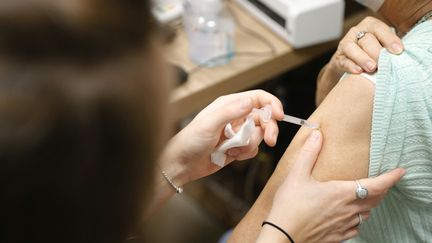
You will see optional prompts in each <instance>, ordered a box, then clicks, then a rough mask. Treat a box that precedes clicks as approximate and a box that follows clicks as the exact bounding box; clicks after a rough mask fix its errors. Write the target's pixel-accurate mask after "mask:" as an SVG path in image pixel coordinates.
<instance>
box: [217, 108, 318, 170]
mask: <svg viewBox="0 0 432 243" xmlns="http://www.w3.org/2000/svg"><path fill="white" fill-rule="evenodd" d="M253 115H258V116H259V118H260V120H261V121H262V122H264V123H267V122H269V121H270V120H271V118H272V107H271V105H266V106H264V107H263V108H261V109H256V108H254V109H253V110H252V112H251V113H250V115H249V116H248V118H247V119H246V121H245V122H244V123H243V125H242V126H241V127H240V129H239V130H238V132H237V133H236V132H234V130H233V128H232V125H231V124H230V123H229V124H227V125H226V127H225V136H226V137H227V138H228V139H227V140H225V141H224V142H223V143H222V144H221V145H220V146H219V147H218V148H216V150H215V151H214V152H213V153H212V154H211V161H212V162H213V163H214V164H216V165H218V166H220V167H222V166H224V164H225V160H226V154H225V153H226V151H227V150H229V149H231V148H234V147H243V146H246V145H248V144H249V140H250V138H251V136H252V132H253V128H254V126H255V121H254V119H253V117H252V116H253ZM283 121H285V122H288V123H292V124H297V125H300V126H305V127H309V128H311V129H318V128H319V125H317V124H314V123H311V122H309V121H307V120H304V119H300V118H297V117H294V116H289V115H285V116H284V118H283Z"/></svg>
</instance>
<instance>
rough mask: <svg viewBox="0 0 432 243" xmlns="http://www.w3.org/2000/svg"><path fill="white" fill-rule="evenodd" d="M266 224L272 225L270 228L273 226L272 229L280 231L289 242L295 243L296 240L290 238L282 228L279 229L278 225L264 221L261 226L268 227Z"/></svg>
mask: <svg viewBox="0 0 432 243" xmlns="http://www.w3.org/2000/svg"><path fill="white" fill-rule="evenodd" d="M266 224H268V225H270V226H272V227H274V228H276V229H278V230H279V231H280V232H282V233H283V234H284V235H285V236H286V237H287V238H288V240H290V241H291V243H294V240H293V239H292V238H291V236H290V235H289V234H288V233H287V232H286V231H285V230H283V229H282V228H281V227H279V226H277V225H275V224H273V223H271V222H268V221H264V222H263V223H262V224H261V227H263V226H264V225H266Z"/></svg>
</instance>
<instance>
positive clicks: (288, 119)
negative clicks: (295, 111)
mask: <svg viewBox="0 0 432 243" xmlns="http://www.w3.org/2000/svg"><path fill="white" fill-rule="evenodd" d="M283 121H285V122H288V123H292V124H296V125H300V126H306V127H309V128H311V129H318V128H319V125H317V124H314V123H311V122H308V121H306V120H304V119H301V118H297V117H294V116H289V115H284V118H283Z"/></svg>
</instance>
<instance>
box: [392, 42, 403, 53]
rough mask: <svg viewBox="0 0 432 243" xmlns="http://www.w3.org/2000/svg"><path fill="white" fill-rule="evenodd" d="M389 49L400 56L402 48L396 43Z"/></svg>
mask: <svg viewBox="0 0 432 243" xmlns="http://www.w3.org/2000/svg"><path fill="white" fill-rule="evenodd" d="M390 48H391V51H392V52H393V53H394V54H401V53H402V52H403V48H402V46H401V45H399V44H398V43H393V44H392V45H391V47H390Z"/></svg>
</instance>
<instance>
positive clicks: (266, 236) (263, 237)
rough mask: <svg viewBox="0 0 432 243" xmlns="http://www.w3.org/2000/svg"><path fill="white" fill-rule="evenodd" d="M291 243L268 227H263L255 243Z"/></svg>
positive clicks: (274, 229) (275, 230) (275, 229)
mask: <svg viewBox="0 0 432 243" xmlns="http://www.w3.org/2000/svg"><path fill="white" fill-rule="evenodd" d="M267 242H272V243H291V242H290V240H289V239H288V238H287V237H286V236H285V235H284V234H283V233H282V232H280V231H279V230H278V229H277V228H274V227H272V226H270V225H263V226H262V228H261V232H260V234H259V235H258V239H257V243H267Z"/></svg>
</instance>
